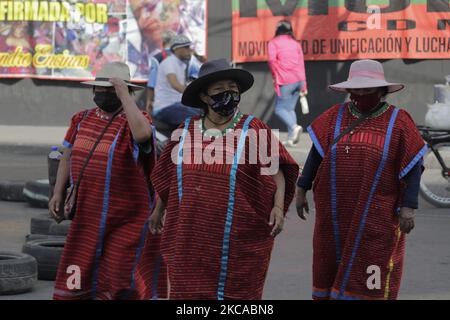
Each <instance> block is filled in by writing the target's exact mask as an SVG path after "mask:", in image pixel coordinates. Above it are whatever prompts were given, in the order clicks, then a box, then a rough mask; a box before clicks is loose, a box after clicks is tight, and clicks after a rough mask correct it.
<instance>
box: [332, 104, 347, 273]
mask: <svg viewBox="0 0 450 320" xmlns="http://www.w3.org/2000/svg"><path fill="white" fill-rule="evenodd" d="M344 109H345V104H344V103H343V104H341V107H340V109H339V113H338V117H337V120H336V126H335V128H334V139H333V141H334V140H336V138H337V137H338V136H339V134H340V132H341V125H342V117H343V114H344ZM336 148H337V143H333V145H332V146H331V185H330V186H331V219H332V222H333V235H334V242H335V247H336V264H339V263H341V238H340V234H339V222H338V218H337V188H336V154H337V150H336Z"/></svg>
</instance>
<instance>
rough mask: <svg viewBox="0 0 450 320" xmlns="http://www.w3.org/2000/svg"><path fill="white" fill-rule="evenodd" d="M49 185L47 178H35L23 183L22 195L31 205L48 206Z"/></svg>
mask: <svg viewBox="0 0 450 320" xmlns="http://www.w3.org/2000/svg"><path fill="white" fill-rule="evenodd" d="M49 194H50V185H49V182H48V179H47V180H35V181H28V182H26V183H25V187H24V188H23V195H24V198H25V200H26V201H27V202H28V203H29V204H30V206H32V207H36V208H48V201H49Z"/></svg>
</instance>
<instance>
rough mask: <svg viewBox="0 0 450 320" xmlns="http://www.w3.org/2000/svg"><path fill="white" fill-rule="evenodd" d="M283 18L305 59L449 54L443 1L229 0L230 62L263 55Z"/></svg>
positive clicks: (449, 10) (449, 25)
mask: <svg viewBox="0 0 450 320" xmlns="http://www.w3.org/2000/svg"><path fill="white" fill-rule="evenodd" d="M366 2H372V3H375V5H369V4H368V5H366ZM327 3H330V4H327ZM376 3H379V5H376ZM382 3H384V6H382ZM386 3H389V5H388V6H387V5H386ZM332 4H334V5H332ZM285 18H287V19H288V20H290V21H291V23H292V26H293V28H294V33H295V37H296V39H298V41H299V42H300V43H301V45H302V48H303V51H304V55H305V60H353V59H402V58H403V59H449V58H450V3H449V1H448V0H444V1H442V0H434V1H431V0H428V1H426V0H417V1H414V0H411V1H404V0H397V1H396V0H391V1H383V0H378V1H376V0H375V1H364V0H362V1H357V0H351V1H350V0H349V1H347V0H346V1H344V0H335V1H332V0H330V1H301V0H293V1H289V0H286V1H279V0H275V1H274V0H266V1H261V0H234V1H233V18H232V24H233V30H232V34H233V61H234V62H253V61H265V60H267V44H268V42H269V40H271V39H272V38H273V37H274V35H275V28H276V25H277V23H278V21H280V20H282V19H285Z"/></svg>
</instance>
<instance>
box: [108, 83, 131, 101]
mask: <svg viewBox="0 0 450 320" xmlns="http://www.w3.org/2000/svg"><path fill="white" fill-rule="evenodd" d="M109 82H111V83H112V85H113V86H114V89H116V94H117V96H118V97H119V99H120V100H122V99H123V98H124V97H127V96H129V95H130V94H129V92H128V86H127V84H126V83H125V81H123V80H122V79H119V78H111V79H109Z"/></svg>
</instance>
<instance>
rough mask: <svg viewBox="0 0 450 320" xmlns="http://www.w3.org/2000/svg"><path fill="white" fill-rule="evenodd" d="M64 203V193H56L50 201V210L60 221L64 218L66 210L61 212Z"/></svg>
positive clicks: (56, 219)
mask: <svg viewBox="0 0 450 320" xmlns="http://www.w3.org/2000/svg"><path fill="white" fill-rule="evenodd" d="M62 203H63V195H62V194H59V193H55V194H54V195H53V197H52V198H51V199H50V201H49V202H48V208H49V210H50V215H51V216H52V218H53V219H55V221H57V222H58V223H59V222H61V221H62V220H64V212H62V213H61V212H60V208H61V205H62Z"/></svg>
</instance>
